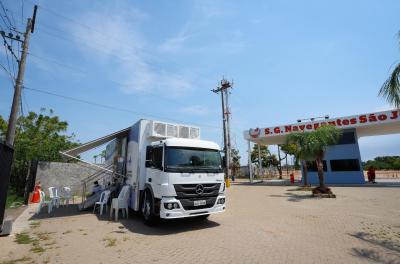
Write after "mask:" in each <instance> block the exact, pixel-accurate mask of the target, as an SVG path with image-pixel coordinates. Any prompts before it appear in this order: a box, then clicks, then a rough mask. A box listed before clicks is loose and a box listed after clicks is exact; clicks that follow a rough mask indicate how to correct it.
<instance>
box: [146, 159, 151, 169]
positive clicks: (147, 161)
mask: <svg viewBox="0 0 400 264" xmlns="http://www.w3.org/2000/svg"><path fill="white" fill-rule="evenodd" d="M151 167H153V161H151V160H146V168H151Z"/></svg>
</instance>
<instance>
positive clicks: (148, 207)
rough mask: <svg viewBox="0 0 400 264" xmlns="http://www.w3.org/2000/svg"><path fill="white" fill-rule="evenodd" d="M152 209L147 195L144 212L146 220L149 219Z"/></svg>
mask: <svg viewBox="0 0 400 264" xmlns="http://www.w3.org/2000/svg"><path fill="white" fill-rule="evenodd" d="M150 208H151V206H150V200H149V199H148V197H147V194H145V196H144V203H143V210H142V212H143V215H144V218H146V219H148V218H149V216H150Z"/></svg>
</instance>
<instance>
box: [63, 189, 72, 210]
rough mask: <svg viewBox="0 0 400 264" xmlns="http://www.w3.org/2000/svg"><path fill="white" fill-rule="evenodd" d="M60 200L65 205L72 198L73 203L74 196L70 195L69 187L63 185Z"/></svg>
mask: <svg viewBox="0 0 400 264" xmlns="http://www.w3.org/2000/svg"><path fill="white" fill-rule="evenodd" d="M62 200H63V203H64V204H65V205H66V206H68V205H69V201H70V200H72V203H74V196H73V195H72V192H71V188H70V187H63V194H62Z"/></svg>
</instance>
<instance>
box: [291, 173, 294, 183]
mask: <svg viewBox="0 0 400 264" xmlns="http://www.w3.org/2000/svg"><path fill="white" fill-rule="evenodd" d="M290 184H294V174H293V173H290Z"/></svg>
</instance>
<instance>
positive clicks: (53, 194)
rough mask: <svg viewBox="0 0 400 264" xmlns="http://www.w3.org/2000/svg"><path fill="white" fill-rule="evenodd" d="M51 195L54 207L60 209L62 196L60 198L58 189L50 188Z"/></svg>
mask: <svg viewBox="0 0 400 264" xmlns="http://www.w3.org/2000/svg"><path fill="white" fill-rule="evenodd" d="M49 194H50V198H51V201H52V202H53V206H57V208H58V207H60V196H58V189H57V188H56V187H49Z"/></svg>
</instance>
